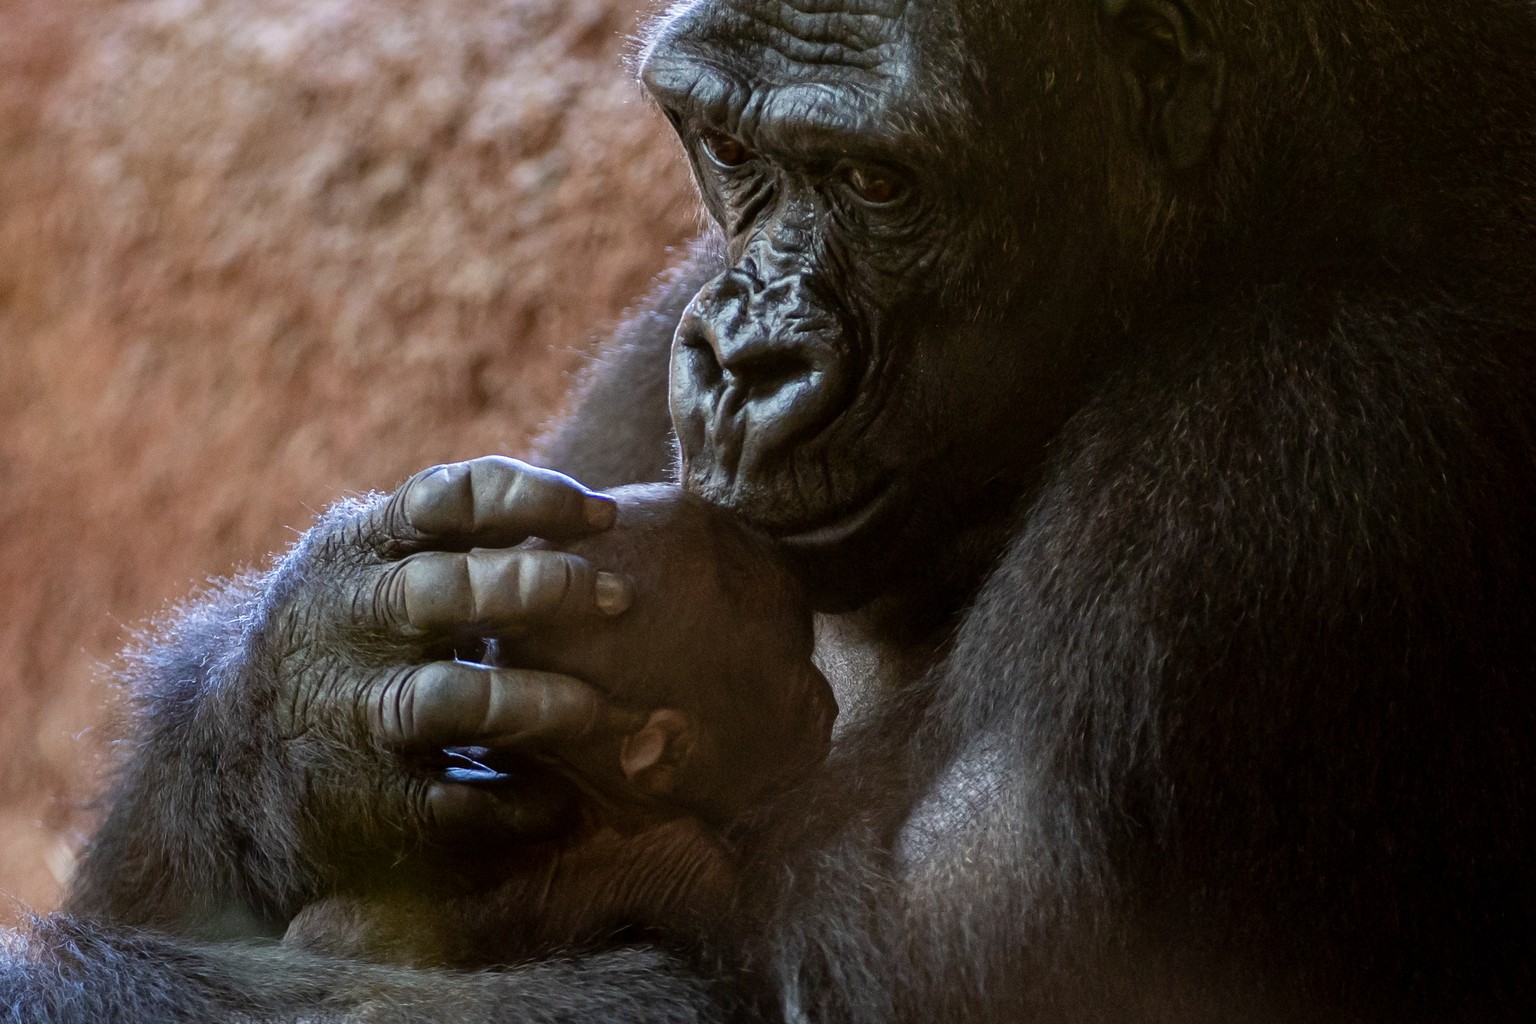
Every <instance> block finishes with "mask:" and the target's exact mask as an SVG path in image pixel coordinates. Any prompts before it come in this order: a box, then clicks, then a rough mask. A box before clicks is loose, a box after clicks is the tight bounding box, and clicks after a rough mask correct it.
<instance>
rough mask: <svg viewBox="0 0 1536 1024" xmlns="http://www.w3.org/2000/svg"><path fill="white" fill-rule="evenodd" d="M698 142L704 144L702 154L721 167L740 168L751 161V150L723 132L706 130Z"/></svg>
mask: <svg viewBox="0 0 1536 1024" xmlns="http://www.w3.org/2000/svg"><path fill="white" fill-rule="evenodd" d="M699 140H700V141H701V142H702V143H703V144H704V152H706V153H708V154H709V158H710V159H711V160H713V161H714V162H715V163H717V164H719V165H720V166H721V167H740V166H741V165H742V164H744V163H746V162H747V161H748V160H750V159H752V151H751V150H749V149H748V148H747V147H746V146H744V145H742V144H741V143H740V142H739V141H737V140H736V139H733V138H731V137H730V136H729V135H727V134H725V133H724V132H717V131H714V130H713V129H706V130H705V131H704V132H703V134H702V135H700V137H699Z"/></svg>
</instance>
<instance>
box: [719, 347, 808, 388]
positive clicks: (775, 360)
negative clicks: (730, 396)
mask: <svg viewBox="0 0 1536 1024" xmlns="http://www.w3.org/2000/svg"><path fill="white" fill-rule="evenodd" d="M725 369H726V372H727V373H729V374H730V375H731V376H732V377H733V378H735V379H736V380H737V381H738V382H739V384H740V385H741V386H742V387H744V388H746V389H747V390H748V391H749V392H751V394H752V395H753V396H754V397H766V396H768V395H772V394H774V393H775V392H778V391H780V390H782V389H783V388H786V387H788V386H789V385H791V384H793V383H795V382H796V381H799V380H803V379H805V378H807V377H809V376H810V375H811V374H812V373H813V372H814V371H815V369H816V366H815V364H814V363H813V362H812V361H811V360H810V358H809V357H808V356H807V355H806V354H805V353H804V352H802V351H800V350H798V349H793V348H788V349H774V350H772V351H768V352H761V353H756V354H754V355H752V356H751V357H749V358H745V359H739V360H731V361H729V362H728V363H727V364H726V367H725Z"/></svg>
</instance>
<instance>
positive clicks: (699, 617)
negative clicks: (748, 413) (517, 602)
mask: <svg viewBox="0 0 1536 1024" xmlns="http://www.w3.org/2000/svg"><path fill="white" fill-rule="evenodd" d="M612 493H613V496H614V497H615V498H616V499H617V501H618V505H619V515H618V522H617V524H616V525H615V526H614V527H613V528H612V529H611V530H608V531H606V532H604V533H601V534H598V535H595V536H592V537H587V538H584V539H582V540H579V541H575V542H567V543H562V544H560V545H554V544H550V543H548V542H545V541H537V540H536V541H530V542H529V544H530V546H538V547H557V546H558V547H559V548H560V549H561V550H565V551H570V552H572V553H574V554H578V555H580V556H582V557H583V558H585V559H587V560H588V561H589V562H591V563H592V564H593V565H594V566H596V567H597V568H598V569H605V570H608V571H609V572H615V573H623V574H625V575H627V576H629V577H630V578H631V579H632V580H633V581H634V587H635V598H634V602H633V604H632V605H631V606H630V608H629V609H628V610H627V611H625V612H624V613H623V614H621V615H618V616H613V617H604V618H602V619H600V620H598V621H584V622H582V623H580V624H579V625H573V626H569V627H561V628H554V627H548V628H540V629H538V630H536V631H534V632H532V633H530V634H528V635H526V636H516V637H504V638H499V639H498V641H497V645H496V647H497V652H496V658H497V660H499V661H501V662H504V663H506V664H509V665H518V666H522V667H526V668H534V669H541V670H547V671H555V672H563V673H566V674H568V675H572V676H576V677H578V678H580V679H585V680H587V681H588V682H590V683H592V684H593V685H595V686H597V687H599V688H600V689H602V690H603V691H604V692H605V693H607V695H608V697H609V699H610V700H611V701H612V702H613V703H614V704H616V705H618V706H620V707H626V708H633V709H635V710H637V711H642V712H649V715H648V717H647V719H646V721H645V724H644V725H643V726H642V727H641V728H640V729H639V730H638V731H636V732H634V733H631V734H630V735H628V736H624V737H622V738H617V739H612V740H602V739H598V740H593V741H591V742H589V743H587V744H583V745H579V746H578V747H576V748H575V749H564V750H562V751H561V755H560V756H561V758H562V760H563V761H564V762H565V763H566V764H568V765H569V766H570V767H571V768H572V769H574V774H575V775H577V776H578V777H579V778H580V779H581V780H582V781H584V782H586V783H588V784H591V785H593V786H595V787H596V788H597V789H598V790H599V791H600V792H602V793H603V794H604V795H605V796H607V797H609V798H613V799H618V800H621V801H623V800H632V799H634V798H635V797H637V796H638V797H641V798H642V799H644V800H654V801H655V802H656V803H658V804H659V805H661V806H663V807H671V808H675V809H677V810H682V811H686V812H688V813H692V814H697V815H699V816H701V817H704V818H706V819H710V820H715V821H728V820H730V819H731V818H732V817H734V816H736V815H737V814H739V813H740V812H741V811H742V810H743V809H744V808H745V807H747V806H748V805H749V804H751V803H752V802H753V801H754V800H755V799H756V798H758V797H760V796H762V795H763V794H764V793H765V792H766V791H768V790H771V789H773V788H774V787H776V786H778V785H781V784H782V783H784V782H786V781H788V780H789V779H791V778H793V777H794V776H795V775H797V774H799V773H802V772H804V771H806V770H807V769H809V768H811V767H814V766H815V765H816V764H817V763H819V762H820V761H821V759H822V758H823V757H824V756H825V754H826V751H827V747H828V744H829V742H830V736H831V728H832V720H833V718H834V717H836V714H837V705H836V703H835V701H834V700H833V697H832V691H831V689H830V687H828V685H827V682H826V680H825V679H824V678H823V677H822V674H821V673H820V672H819V671H818V670H817V669H816V667H815V666H814V665H813V664H812V663H811V650H812V630H811V614H810V611H809V608H808V607H807V605H806V603H805V599H804V597H803V595H802V592H801V588H800V585H799V584H798V583H797V582H796V580H795V578H794V577H793V576H792V575H791V574H790V572H789V570H788V569H787V568H786V567H785V566H784V564H783V563H782V562H781V561H780V560H779V559H778V557H777V556H776V554H775V551H774V549H773V547H772V545H771V543H770V542H769V541H768V540H767V539H766V538H764V537H761V536H759V535H758V534H756V533H754V532H752V531H751V530H749V529H748V528H746V527H745V526H743V525H742V524H741V523H740V522H738V521H737V520H736V519H734V518H732V517H730V516H728V515H726V514H725V513H722V512H720V511H718V510H716V509H714V508H713V507H711V506H710V505H708V504H706V503H705V502H703V501H700V500H699V499H697V498H693V497H690V496H689V495H686V494H684V493H683V492H682V490H681V489H680V488H678V487H676V486H672V485H665V484H647V485H641V486H634V487H622V488H619V489H617V490H615V491H613V492H612Z"/></svg>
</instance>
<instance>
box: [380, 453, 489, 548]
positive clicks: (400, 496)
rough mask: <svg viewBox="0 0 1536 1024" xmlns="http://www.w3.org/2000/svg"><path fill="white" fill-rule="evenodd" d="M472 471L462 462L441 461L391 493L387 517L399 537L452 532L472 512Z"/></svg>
mask: <svg viewBox="0 0 1536 1024" xmlns="http://www.w3.org/2000/svg"><path fill="white" fill-rule="evenodd" d="M471 475H472V474H471V472H470V469H469V467H468V465H467V464H465V463H462V462H449V463H442V464H440V465H436V466H429V467H428V468H426V469H424V470H422V471H421V472H419V473H417V474H416V475H415V476H413V477H411V478H410V479H409V480H407V481H406V482H405V483H404V484H402V485H401V486H400V487H399V488H398V489H397V490H396V491H395V493H394V494H393V495H392V496H391V498H390V501H389V507H388V515H387V517H386V518H387V519H389V521H390V527H391V528H392V532H393V533H394V534H396V535H398V536H400V537H402V538H412V539H414V538H415V537H417V536H419V535H421V534H426V535H429V536H430V535H433V534H439V533H452V532H456V531H458V530H460V529H463V528H464V520H465V518H466V517H467V516H469V515H470V514H471V513H472V508H473V505H472V501H471Z"/></svg>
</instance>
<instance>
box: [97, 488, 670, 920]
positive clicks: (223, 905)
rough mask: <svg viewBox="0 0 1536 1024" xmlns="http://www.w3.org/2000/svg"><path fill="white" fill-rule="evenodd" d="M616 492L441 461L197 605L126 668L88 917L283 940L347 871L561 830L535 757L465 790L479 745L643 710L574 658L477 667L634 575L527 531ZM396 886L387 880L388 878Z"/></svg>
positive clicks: (578, 525)
mask: <svg viewBox="0 0 1536 1024" xmlns="http://www.w3.org/2000/svg"><path fill="white" fill-rule="evenodd" d="M614 516H615V509H614V505H613V503H612V501H611V499H609V498H607V497H605V496H603V495H598V494H594V493H591V492H589V491H587V490H585V489H584V488H582V487H581V486H580V485H578V484H576V483H575V482H574V481H571V480H570V479H568V478H566V477H563V476H561V475H559V474H557V473H553V472H549V471H546V470H539V469H534V468H532V467H529V466H526V465H523V464H521V463H518V462H514V461H512V460H510V459H504V458H483V459H477V460H474V461H472V462H466V463H458V464H453V465H447V466H438V467H434V468H432V469H428V470H425V471H423V472H422V473H419V474H417V475H416V476H414V477H412V478H411V479H410V480H409V481H407V482H406V483H405V484H404V485H403V486H402V487H400V488H399V490H397V491H396V492H395V493H394V494H392V495H388V496H385V497H379V498H375V499H372V500H368V501H354V502H346V503H343V504H341V505H338V506H337V507H335V508H333V509H332V510H331V511H330V512H329V513H327V514H326V516H324V517H323V518H322V519H321V521H320V522H319V523H318V524H316V526H315V527H314V528H313V529H311V530H310V531H309V532H308V533H307V534H306V535H305V536H304V537H303V538H302V539H301V540H300V542H299V543H298V544H297V545H296V546H295V547H294V549H293V550H292V551H290V552H289V553H288V554H287V555H286V556H285V557H284V558H283V559H282V560H281V561H280V562H279V563H278V565H277V566H276V567H275V568H274V569H273V570H272V571H271V572H270V573H269V574H267V575H266V576H264V577H259V578H247V579H242V580H236V581H233V582H232V583H230V584H228V585H226V586H225V587H223V588H222V589H220V590H218V591H216V592H214V593H213V594H211V595H209V596H208V597H207V598H205V599H204V600H203V601H202V602H201V603H199V604H196V605H193V606H191V607H189V608H188V609H186V610H185V611H184V612H183V613H182V614H181V615H180V616H179V618H177V619H176V620H175V621H174V622H172V623H170V624H169V625H168V626H167V627H166V628H164V629H163V630H161V632H160V635H159V636H158V637H156V638H155V640H156V645H155V646H152V647H149V648H147V649H146V650H144V651H142V652H140V654H139V655H138V657H137V658H136V659H135V661H134V663H133V664H132V665H131V666H130V669H131V671H132V673H133V675H134V676H135V678H134V680H133V681H134V683H135V685H136V689H137V691H138V693H137V695H138V697H139V699H140V701H141V703H142V704H143V705H145V707H144V712H145V713H143V714H141V715H140V716H139V717H138V722H139V733H138V735H137V736H136V737H134V742H133V743H132V744H130V745H127V747H126V749H127V750H128V753H129V760H128V763H127V764H126V765H125V766H124V770H123V771H122V772H121V774H120V775H119V779H120V780H121V781H120V782H119V788H118V792H117V793H116V794H115V795H114V798H113V802H112V813H111V815H110V816H109V818H108V820H107V821H106V822H105V823H104V824H103V826H102V827H101V829H100V830H99V831H98V832H97V834H96V836H95V837H94V838H93V840H92V843H91V845H90V847H89V848H88V849H87V851H86V853H85V857H84V859H83V861H82V863H81V864H80V867H79V869H78V870H77V873H76V880H75V885H74V888H73V892H72V894H71V899H70V910H71V911H73V912H75V913H77V914H82V915H86V916H93V917H100V918H107V919H112V920H116V921H119V922H122V923H126V924H132V925H137V926H145V927H152V928H160V929H163V930H170V931H175V932H181V933H188V934H197V935H205V936H215V937H217V936H231V935H243V934H253V933H255V934H261V933H266V934H272V933H276V932H280V930H281V929H282V927H283V926H284V925H285V924H286V922H287V920H288V919H289V918H290V917H292V915H293V914H294V913H296V912H297V911H298V909H299V908H300V907H302V906H304V905H306V904H308V903H310V902H313V901H314V900H315V899H318V898H322V897H323V896H324V895H325V894H326V893H328V892H332V891H335V889H336V888H337V886H338V884H339V883H341V882H343V881H345V882H346V883H347V888H348V889H349V890H350V891H352V892H358V891H366V890H367V889H369V888H371V887H374V886H383V885H386V884H388V885H393V884H398V883H399V882H400V880H401V873H402V872H408V871H410V870H411V869H412V868H413V866H416V865H420V866H421V867H422V868H423V869H424V870H425V871H426V872H427V873H428V874H431V873H432V872H433V871H435V870H437V868H436V866H435V865H436V864H437V863H438V858H437V857H436V856H432V857H423V856H420V854H422V853H424V852H431V853H434V854H435V853H436V852H437V851H441V850H443V849H445V848H449V847H451V846H452V845H453V844H452V842H451V840H453V839H455V838H457V837H464V836H466V835H468V834H469V833H470V832H471V830H473V832H474V834H475V835H477V836H487V835H495V834H497V832H498V831H499V832H500V834H502V835H508V836H511V837H515V838H525V837H527V836H530V835H535V834H541V833H548V832H549V831H550V830H551V829H552V828H555V827H557V826H559V825H560V824H561V822H562V819H563V816H564V814H565V812H566V810H567V809H568V807H569V804H570V803H571V801H572V799H573V797H574V793H573V791H572V789H571V787H570V785H569V783H567V782H565V781H564V780H562V779H560V778H558V777H556V776H555V775H553V774H551V773H540V772H539V771H537V770H533V769H530V771H529V772H528V773H527V774H526V775H524V774H521V773H518V774H515V775H514V776H513V777H512V778H510V779H509V780H508V781H507V782H506V783H505V784H503V785H500V786H496V787H477V786H468V785H460V784H457V783H454V782H451V781H448V779H447V777H446V775H445V773H444V772H442V771H441V770H440V766H439V765H437V764H434V758H435V755H436V754H437V752H439V751H440V750H441V748H443V747H446V746H455V745H464V746H470V745H473V746H481V747H489V748H493V749H496V750H498V751H499V752H505V751H509V750H511V751H529V752H536V751H538V750H539V749H540V748H543V747H553V746H558V745H560V744H562V743H566V742H574V741H575V740H578V739H581V738H587V737H591V736H594V735H599V734H601V733H602V732H603V731H605V730H610V729H611V730H614V731H617V732H629V731H632V730H634V729H635V728H637V727H638V726H639V725H640V724H641V722H640V721H639V720H637V716H636V714H635V713H634V712H621V711H617V710H614V709H613V708H611V707H609V705H608V704H607V703H606V702H605V701H604V700H603V699H602V698H601V697H600V696H599V694H598V692H597V691H596V690H594V689H593V688H592V687H590V686H589V685H587V684H586V683H584V682H582V681H580V680H578V679H574V678H571V677H570V676H567V675H563V674H560V673H556V672H546V671H525V670H520V669H517V668H490V667H486V666H482V665H478V664H474V663H473V661H472V660H463V659H472V658H473V655H474V654H475V653H476V652H477V651H478V650H479V640H478V638H479V637H481V636H484V635H487V634H490V633H497V634H501V635H506V634H515V633H516V632H517V631H519V630H524V629H531V628H536V627H538V626H541V625H546V626H554V625H563V626H570V625H571V624H572V623H576V622H579V621H580V620H582V619H584V618H591V619H593V620H594V621H600V620H601V617H602V616H604V615H612V614H618V613H619V612H622V611H623V610H624V608H625V607H626V605H627V604H628V602H629V584H628V582H627V580H625V579H623V578H621V577H618V576H614V575H610V574H604V573H600V572H598V571H597V570H596V569H594V568H593V567H592V566H591V565H590V564H589V563H588V562H586V561H585V560H583V559H581V558H579V557H577V556H575V555H571V554H568V553H563V552H558V551H549V550H530V549H523V550H506V548H507V547H508V546H509V545H513V544H516V543H518V542H520V541H522V540H523V539H524V538H526V537H528V536H530V535H537V536H541V537H549V538H555V539H561V538H574V537H579V536H582V535H585V534H590V533H593V532H597V531H601V530H604V529H606V528H607V527H608V526H609V525H610V524H611V523H612V522H613V520H614ZM386 876H387V877H386Z"/></svg>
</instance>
